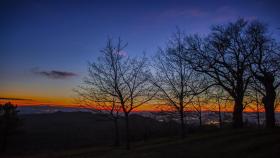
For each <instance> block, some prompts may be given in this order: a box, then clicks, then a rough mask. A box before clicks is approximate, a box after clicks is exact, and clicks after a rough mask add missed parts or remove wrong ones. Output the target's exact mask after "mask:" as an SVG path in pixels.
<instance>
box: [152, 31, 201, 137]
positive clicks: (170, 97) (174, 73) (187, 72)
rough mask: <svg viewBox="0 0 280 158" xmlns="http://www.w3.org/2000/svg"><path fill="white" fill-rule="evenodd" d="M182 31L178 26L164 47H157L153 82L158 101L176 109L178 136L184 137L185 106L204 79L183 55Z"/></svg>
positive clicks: (196, 92) (197, 91)
mask: <svg viewBox="0 0 280 158" xmlns="http://www.w3.org/2000/svg"><path fill="white" fill-rule="evenodd" d="M184 37H185V36H184V33H183V32H181V31H180V30H178V32H176V33H175V34H174V35H173V37H172V39H171V40H169V42H168V44H167V47H166V48H165V49H159V51H158V54H157V56H156V59H155V64H154V65H155V66H154V68H155V71H156V73H155V78H154V79H153V84H154V86H155V87H156V88H157V89H158V91H159V93H158V95H157V97H158V99H159V100H160V101H163V102H164V103H165V105H167V106H169V108H172V109H174V110H175V111H176V113H177V114H178V115H179V118H180V122H181V137H182V138H184V137H185V121H184V118H185V110H186V107H187V106H188V105H189V106H190V105H191V103H192V101H193V99H194V97H195V96H196V95H198V94H199V92H200V91H202V90H201V89H202V88H204V84H203V83H204V82H203V81H204V80H203V79H202V78H200V76H199V75H198V73H197V72H195V71H193V70H192V69H191V67H190V65H189V64H188V62H186V61H185V60H184V59H183V58H182V55H183V54H184V53H185V51H186V50H185V46H184V42H185V41H184Z"/></svg>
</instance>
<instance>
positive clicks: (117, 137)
mask: <svg viewBox="0 0 280 158" xmlns="http://www.w3.org/2000/svg"><path fill="white" fill-rule="evenodd" d="M114 124H115V146H120V134H119V122H118V118H114Z"/></svg>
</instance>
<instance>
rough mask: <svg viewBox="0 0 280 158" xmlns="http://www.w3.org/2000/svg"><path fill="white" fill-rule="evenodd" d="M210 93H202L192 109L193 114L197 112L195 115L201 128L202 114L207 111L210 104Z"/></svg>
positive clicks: (195, 100) (196, 97)
mask: <svg viewBox="0 0 280 158" xmlns="http://www.w3.org/2000/svg"><path fill="white" fill-rule="evenodd" d="M209 99H210V98H209V93H208V92H207V91H205V92H204V93H201V94H200V95H197V96H195V98H194V100H193V102H192V104H191V105H192V106H191V109H190V110H192V111H193V112H195V115H196V116H197V117H198V120H199V127H202V119H203V118H202V116H203V115H202V114H203V110H207V109H206V106H205V105H207V104H208V103H209Z"/></svg>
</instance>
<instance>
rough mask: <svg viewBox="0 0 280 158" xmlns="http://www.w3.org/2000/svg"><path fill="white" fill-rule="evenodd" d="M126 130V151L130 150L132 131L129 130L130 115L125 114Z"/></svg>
mask: <svg viewBox="0 0 280 158" xmlns="http://www.w3.org/2000/svg"><path fill="white" fill-rule="evenodd" d="M125 130H126V149H127V150H130V129H129V115H128V113H125Z"/></svg>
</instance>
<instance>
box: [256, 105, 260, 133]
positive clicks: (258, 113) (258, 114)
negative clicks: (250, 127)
mask: <svg viewBox="0 0 280 158" xmlns="http://www.w3.org/2000/svg"><path fill="white" fill-rule="evenodd" d="M256 106H257V124H258V128H260V127H261V123H260V108H259V103H257V105H256Z"/></svg>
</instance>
